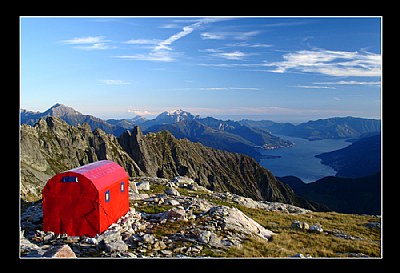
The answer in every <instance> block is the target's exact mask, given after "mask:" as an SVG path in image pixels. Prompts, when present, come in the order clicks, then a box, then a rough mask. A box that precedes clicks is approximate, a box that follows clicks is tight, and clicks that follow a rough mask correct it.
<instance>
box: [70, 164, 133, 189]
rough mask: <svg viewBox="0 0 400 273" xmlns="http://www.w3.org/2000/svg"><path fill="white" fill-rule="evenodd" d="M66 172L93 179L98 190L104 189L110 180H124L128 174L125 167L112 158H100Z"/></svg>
mask: <svg viewBox="0 0 400 273" xmlns="http://www.w3.org/2000/svg"><path fill="white" fill-rule="evenodd" d="M65 173H69V174H74V173H75V174H80V175H83V176H85V177H86V178H87V179H89V180H90V181H92V183H93V185H94V186H95V187H96V188H97V190H102V189H104V188H105V187H107V186H108V185H110V181H115V180H116V179H121V180H123V179H124V178H126V177H127V176H128V175H127V173H126V172H125V170H124V168H122V167H121V166H120V165H118V164H117V163H115V162H113V161H111V160H100V161H97V162H93V163H90V164H87V165H84V166H81V167H77V168H74V169H71V170H68V171H66V172H65Z"/></svg>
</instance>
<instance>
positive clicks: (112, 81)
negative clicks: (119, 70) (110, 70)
mask: <svg viewBox="0 0 400 273" xmlns="http://www.w3.org/2000/svg"><path fill="white" fill-rule="evenodd" d="M100 81H101V82H102V83H103V84H106V85H126V84H131V83H130V82H127V81H123V80H100Z"/></svg>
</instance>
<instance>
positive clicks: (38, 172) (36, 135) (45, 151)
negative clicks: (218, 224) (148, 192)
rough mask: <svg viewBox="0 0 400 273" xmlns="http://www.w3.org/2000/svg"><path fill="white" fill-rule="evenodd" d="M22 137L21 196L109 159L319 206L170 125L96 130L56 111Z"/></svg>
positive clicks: (219, 187)
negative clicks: (54, 177) (64, 173)
mask: <svg viewBox="0 0 400 273" xmlns="http://www.w3.org/2000/svg"><path fill="white" fill-rule="evenodd" d="M20 137H21V138H20V143H21V185H23V186H22V187H21V197H22V198H23V199H26V200H32V199H34V195H35V193H36V194H37V193H38V192H40V187H43V185H44V183H45V182H46V177H47V178H49V177H50V176H52V175H54V174H55V173H57V172H60V171H65V170H68V169H70V168H74V167H78V166H81V165H84V164H87V163H90V162H93V161H97V160H101V159H110V160H113V161H116V162H117V163H118V164H120V165H121V166H122V167H124V168H125V170H126V171H127V172H128V174H129V175H130V176H142V175H147V176H154V177H164V178H171V177H173V176H176V175H187V176H189V177H192V178H193V179H194V180H195V181H196V182H197V183H198V184H199V185H202V186H205V187H207V188H209V189H211V190H216V191H230V192H233V193H237V194H239V193H240V194H242V195H243V196H246V197H252V198H255V199H256V200H269V201H278V202H283V203H288V204H293V205H298V206H300V207H305V208H310V209H314V210H315V209H317V208H318V206H319V205H318V204H315V203H312V202H308V201H307V200H305V199H304V198H301V197H298V196H296V195H295V194H294V193H293V190H292V189H291V188H290V187H288V186H287V185H285V184H283V183H281V182H279V181H277V180H276V178H275V177H274V176H273V174H272V173H271V172H270V171H268V170H267V169H265V168H263V167H262V166H261V165H259V164H258V163H257V162H256V161H255V160H254V159H253V158H251V157H248V156H245V155H241V154H235V153H229V152H226V151H221V150H216V149H212V148H208V147H205V146H203V145H202V144H200V143H193V142H190V141H189V140H187V139H181V140H178V139H176V138H175V137H173V135H172V134H171V133H169V132H166V131H164V132H160V133H148V134H147V135H143V133H142V132H141V130H140V128H139V127H135V128H134V129H133V130H132V131H125V132H124V133H123V134H122V135H121V136H120V137H119V138H117V137H115V136H114V135H112V134H107V133H105V132H104V131H102V130H101V129H96V130H94V131H91V128H90V126H89V125H88V124H83V125H79V126H71V125H68V124H67V123H66V122H65V121H63V120H62V119H59V118H57V117H47V118H46V119H40V120H39V121H38V122H37V123H36V124H35V125H34V126H30V125H27V124H22V125H21V134H20ZM132 157H133V158H132ZM30 195H32V196H30ZM36 196H37V195H36ZM36 198H37V197H36ZM321 208H322V207H321Z"/></svg>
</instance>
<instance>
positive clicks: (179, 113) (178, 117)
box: [156, 109, 199, 124]
mask: <svg viewBox="0 0 400 273" xmlns="http://www.w3.org/2000/svg"><path fill="white" fill-rule="evenodd" d="M196 118H199V116H194V115H192V114H191V113H189V112H186V111H184V110H182V109H178V110H173V111H165V112H162V113H161V114H159V115H158V116H157V117H156V121H158V122H159V123H168V124H170V123H176V122H181V121H184V120H193V119H196Z"/></svg>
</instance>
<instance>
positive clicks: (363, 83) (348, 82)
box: [314, 81, 381, 85]
mask: <svg viewBox="0 0 400 273" xmlns="http://www.w3.org/2000/svg"><path fill="white" fill-rule="evenodd" d="M314 84H332V85H336V84H337V85H381V82H377V81H375V82H372V81H371V82H360V81H338V82H315V83H314Z"/></svg>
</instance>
